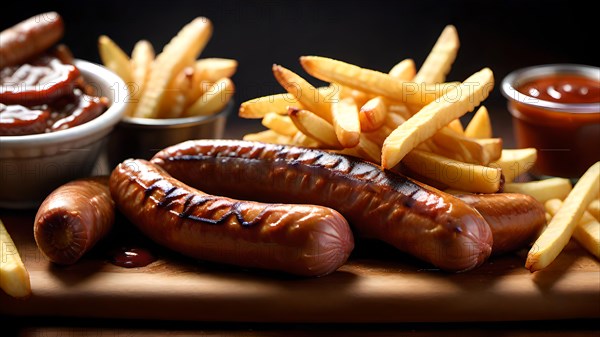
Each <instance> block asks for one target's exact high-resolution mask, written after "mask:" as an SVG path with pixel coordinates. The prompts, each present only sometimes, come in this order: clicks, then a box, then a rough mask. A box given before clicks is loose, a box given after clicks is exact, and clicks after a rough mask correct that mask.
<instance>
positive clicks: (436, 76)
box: [414, 25, 460, 83]
mask: <svg viewBox="0 0 600 337" xmlns="http://www.w3.org/2000/svg"><path fill="white" fill-rule="evenodd" d="M459 46H460V42H459V40H458V33H457V32H456V28H455V27H454V26H452V25H448V26H446V28H444V30H443V31H442V34H441V35H440V37H439V38H438V40H437V42H436V43H435V45H434V46H433V48H432V49H431V52H430V53H429V55H428V56H427V58H426V59H425V62H423V66H421V68H420V69H419V72H418V73H417V75H416V76H415V78H414V81H415V82H417V83H441V82H444V81H445V79H446V75H447V74H448V73H449V72H450V67H451V66H452V63H454V60H455V59H456V54H457V53H458V47H459Z"/></svg>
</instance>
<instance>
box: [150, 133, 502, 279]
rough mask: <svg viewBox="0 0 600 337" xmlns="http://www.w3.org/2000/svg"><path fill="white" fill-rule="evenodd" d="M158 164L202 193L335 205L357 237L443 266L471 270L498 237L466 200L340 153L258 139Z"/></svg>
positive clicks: (170, 154) (195, 145)
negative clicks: (463, 200)
mask: <svg viewBox="0 0 600 337" xmlns="http://www.w3.org/2000/svg"><path fill="white" fill-rule="evenodd" d="M152 162H153V163H155V164H157V165H159V166H161V167H163V168H164V169H165V170H166V171H167V172H169V174H171V175H172V176H173V177H174V178H176V179H179V180H181V181H182V182H184V183H186V184H188V185H191V186H194V187H196V188H200V189H202V190H203V191H206V192H208V193H213V194H219V195H227V196H231V197H235V198H240V199H251V200H260V201H269V202H272V201H279V202H289V203H308V204H316V205H322V206H326V207H331V208H333V209H335V210H337V211H338V212H340V213H341V214H342V215H343V216H344V217H345V218H346V219H347V220H348V222H349V223H350V225H351V226H353V229H354V232H355V235H356V236H357V237H365V238H374V239H379V240H382V241H385V242H387V243H389V244H391V245H393V246H395V247H396V248H398V249H399V250H401V251H404V252H407V253H410V254H412V255H414V256H416V257H418V258H420V259H422V260H424V261H427V262H429V263H431V264H433V265H435V266H437V267H439V268H441V269H444V270H448V271H466V270H469V269H473V268H475V267H477V266H479V265H481V264H482V263H483V262H484V261H485V260H486V259H487V258H488V256H489V255H490V252H491V248H492V233H491V230H490V227H489V226H488V224H487V223H486V221H485V220H484V219H483V217H482V216H481V215H480V214H479V213H478V212H477V211H476V210H475V209H473V208H472V207H471V206H468V205H467V204H465V203H464V202H462V201H461V200H459V199H457V198H455V197H453V196H451V195H448V194H446V193H443V192H440V191H438V190H436V189H434V188H431V187H428V186H425V185H423V184H420V183H418V182H416V181H413V180H411V179H409V178H406V177H404V176H402V175H399V174H395V173H392V172H388V171H383V170H381V168H380V167H378V166H376V165H374V164H371V163H368V162H365V161H361V160H359V159H355V158H352V157H347V156H344V155H340V154H335V153H330V152H327V151H322V150H316V149H307V148H300V147H294V146H286V145H275V144H265V143H259V142H246V141H227V140H198V141H188V142H184V143H181V144H178V145H175V146H172V147H170V148H167V149H164V150H163V151H160V152H159V153H157V154H156V156H155V157H154V158H153V159H152Z"/></svg>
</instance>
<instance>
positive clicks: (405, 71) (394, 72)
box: [388, 59, 417, 81]
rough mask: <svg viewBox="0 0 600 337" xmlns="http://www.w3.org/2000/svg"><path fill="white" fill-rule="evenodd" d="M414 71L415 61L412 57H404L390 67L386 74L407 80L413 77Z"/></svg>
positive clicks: (415, 70)
mask: <svg viewBox="0 0 600 337" xmlns="http://www.w3.org/2000/svg"><path fill="white" fill-rule="evenodd" d="M416 72H417V69H416V67H415V61H413V60H412V59H404V60H402V61H400V62H398V64H396V65H395V66H394V67H393V68H392V69H390V71H389V72H388V74H389V75H390V76H392V77H394V78H397V79H400V80H405V81H408V80H410V79H411V78H413V77H415V73H416Z"/></svg>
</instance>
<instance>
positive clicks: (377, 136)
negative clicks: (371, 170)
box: [361, 124, 393, 162]
mask: <svg viewBox="0 0 600 337" xmlns="http://www.w3.org/2000/svg"><path fill="white" fill-rule="evenodd" d="M392 130H393V129H392V128H390V127H388V126H387V125H385V124H384V125H382V126H381V127H380V128H378V129H377V130H375V131H372V132H363V133H361V135H364V136H365V137H367V139H369V140H370V141H372V142H373V143H375V144H377V145H378V146H379V147H380V148H381V146H382V145H383V142H384V141H385V139H386V138H387V136H389V135H390V133H392ZM379 160H381V158H379V159H378V160H377V161H378V162H379Z"/></svg>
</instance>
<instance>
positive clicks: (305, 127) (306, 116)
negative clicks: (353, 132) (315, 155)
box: [288, 108, 343, 149]
mask: <svg viewBox="0 0 600 337" xmlns="http://www.w3.org/2000/svg"><path fill="white" fill-rule="evenodd" d="M288 115H289V116H290V118H291V119H292V122H294V124H295V125H296V127H297V128H298V130H300V131H301V132H302V133H304V134H305V135H307V136H309V137H311V138H313V139H315V140H317V141H318V142H319V143H322V144H323V145H325V146H327V147H329V148H333V149H340V148H343V146H342V144H340V142H339V141H338V139H337V135H336V134H335V130H334V129H333V126H332V125H331V124H329V123H328V122H327V121H326V120H325V119H323V118H321V117H320V116H318V115H317V114H315V113H313V112H312V111H308V110H302V109H297V108H289V109H288Z"/></svg>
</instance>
